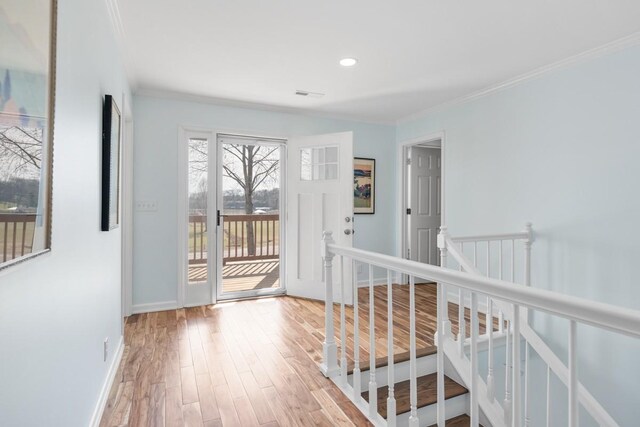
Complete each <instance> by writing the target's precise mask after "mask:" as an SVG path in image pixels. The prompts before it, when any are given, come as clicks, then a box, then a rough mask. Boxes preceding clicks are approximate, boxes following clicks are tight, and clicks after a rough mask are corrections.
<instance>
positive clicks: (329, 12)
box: [118, 0, 640, 122]
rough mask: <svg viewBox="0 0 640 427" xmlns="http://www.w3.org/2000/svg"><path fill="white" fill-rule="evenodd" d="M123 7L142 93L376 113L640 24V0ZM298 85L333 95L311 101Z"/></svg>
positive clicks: (206, 2)
mask: <svg viewBox="0 0 640 427" xmlns="http://www.w3.org/2000/svg"><path fill="white" fill-rule="evenodd" d="M118 5H119V9H120V14H121V19H122V25H123V28H124V41H125V43H124V45H125V46H126V49H127V53H126V55H127V58H128V62H129V64H128V65H129V68H130V73H131V74H132V78H133V80H134V82H135V85H136V86H137V90H141V91H166V92H174V93H181V94H187V95H196V96H203V97H211V98H216V99H219V100H230V101H238V102H247V103H256V104H265V105H271V106H275V107H280V108H290V109H296V110H306V111H314V112H320V113H324V114H328V115H332V116H344V117H349V118H357V119H363V120H368V121H381V122H393V121H395V120H397V119H399V118H402V117H405V116H407V115H410V114H413V113H415V112H418V111H421V110H424V109H427V108H431V107H433V106H436V105H439V104H442V103H444V102H447V101H451V100H454V99H457V98H460V97H462V96H465V95H468V94H470V93H474V92H477V91H479V90H482V89H484V88H486V87H489V86H492V85H495V84H498V83H500V82H503V81H505V80H508V79H510V78H513V77H516V76H518V75H521V74H523V73H526V72H529V71H531V70H534V69H536V68H539V67H542V66H545V65H548V64H551V63H554V62H557V61H559V60H562V59H565V58H567V57H570V56H573V55H576V54H579V53H582V52H584V51H587V50H589V49H593V48H595V47H598V46H601V45H604V44H606V43H609V42H612V41H614V40H617V39H620V38H622V37H625V36H628V35H631V34H633V33H636V32H639V31H640V2H639V1H637V0H614V1H605V0H562V1H557V0H537V1H513V0H484V1H442V0H406V1H389V0H348V1H345V0H341V1H337V0H325V1H311V0H288V1H287V0H263V1H256V0H253V1H251V0H244V1H243V0H227V1H222V0H183V1H176V0H119V2H118ZM345 56H353V57H356V58H358V59H359V63H358V65H356V66H355V67H352V68H343V67H340V66H339V65H338V60H339V59H340V58H342V57H345ZM296 89H303V90H308V91H312V92H321V93H325V94H326V96H324V97H323V98H320V99H315V98H304V97H300V96H296V95H294V92H295V90H296Z"/></svg>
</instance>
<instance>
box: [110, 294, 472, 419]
mask: <svg viewBox="0 0 640 427" xmlns="http://www.w3.org/2000/svg"><path fill="white" fill-rule="evenodd" d="M375 294H376V305H375V329H374V333H375V339H376V343H377V345H376V351H375V355H376V357H383V356H386V349H387V344H386V340H387V338H386V333H387V332H386V331H387V319H386V287H382V286H381V287H376V289H375ZM358 300H359V301H360V313H359V321H360V325H361V334H360V341H359V343H358V345H359V346H360V351H361V360H362V361H363V363H364V362H365V361H366V360H368V342H369V331H368V316H369V314H368V306H367V304H368V290H367V289H366V288H365V289H360V290H359V295H358ZM416 307H417V313H416V324H417V328H418V336H417V343H418V347H419V348H422V347H429V346H431V345H432V344H433V332H434V331H435V319H436V313H435V286H434V285H419V286H416ZM394 308H395V310H396V311H395V313H396V315H394V353H402V352H406V351H408V343H409V340H408V325H409V320H408V287H406V286H394ZM339 310H340V309H339V306H337V305H336V306H334V312H335V314H336V317H335V319H336V331H337V332H338V333H339V330H340V329H339V327H338V323H337V322H338V321H339ZM449 310H450V312H451V313H452V315H451V318H452V324H453V326H452V327H453V328H454V332H456V331H457V323H456V322H455V318H457V307H456V306H455V305H450V307H449ZM403 313H405V314H403ZM454 314H455V315H454ZM346 317H347V319H348V322H349V324H350V326H348V329H347V330H348V333H347V337H346V339H345V340H344V341H345V343H346V348H347V350H348V352H349V355H352V354H353V346H354V341H353V329H352V328H353V326H352V325H353V309H352V308H350V307H347V310H346ZM482 320H483V319H482V318H481V323H483V322H482ZM323 340H324V304H323V303H322V302H318V301H310V300H304V299H298V298H291V297H277V298H266V299H256V300H248V301H241V302H228V303H221V304H217V305H210V306H203V307H195V308H187V309H181V310H170V311H163V312H157V313H148V314H139V315H133V316H131V317H129V318H128V319H127V322H126V328H125V349H124V354H123V357H122V362H121V364H120V366H119V369H118V372H117V374H116V379H115V381H114V384H113V387H112V389H111V392H110V395H109V398H108V401H107V405H106V408H105V411H104V415H103V418H102V421H101V424H100V425H101V426H105V427H112V426H154V427H155V426H209V427H210V426H221V425H222V426H240V425H241V426H310V425H327V426H333V425H338V426H342V425H346V426H352V425H356V426H366V425H370V424H369V423H368V421H367V420H366V418H365V417H364V416H363V415H362V414H361V413H360V412H359V411H358V409H357V408H356V407H355V406H354V405H353V404H352V403H351V402H350V401H349V400H348V399H347V397H346V396H344V395H343V394H342V392H340V390H339V389H338V388H337V387H336V386H335V385H334V384H333V383H332V382H331V381H330V380H328V379H326V378H325V377H324V376H323V375H322V374H321V373H320V371H319V368H318V364H319V362H320V361H321V358H322V341H323ZM338 345H341V342H340V339H339V337H338ZM339 351H340V350H339ZM350 358H351V357H350Z"/></svg>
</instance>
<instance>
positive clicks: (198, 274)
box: [189, 259, 280, 293]
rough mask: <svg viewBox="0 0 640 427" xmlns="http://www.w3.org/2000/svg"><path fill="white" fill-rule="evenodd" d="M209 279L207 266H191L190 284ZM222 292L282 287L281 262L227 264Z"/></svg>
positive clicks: (223, 271) (224, 269)
mask: <svg viewBox="0 0 640 427" xmlns="http://www.w3.org/2000/svg"><path fill="white" fill-rule="evenodd" d="M206 279H207V265H206V264H191V265H189V282H190V283H193V282H202V281H205V280H206ZM222 286H223V289H222V292H223V293H227V292H240V291H248V290H255V289H266V288H278V287H280V262H279V261H278V260H277V259H276V260H273V259H272V260H262V261H235V262H227V263H226V264H225V265H224V267H223V268H222Z"/></svg>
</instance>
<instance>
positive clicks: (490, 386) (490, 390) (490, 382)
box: [486, 298, 495, 402]
mask: <svg viewBox="0 0 640 427" xmlns="http://www.w3.org/2000/svg"><path fill="white" fill-rule="evenodd" d="M486 322H487V325H486V328H487V332H488V333H489V351H488V354H487V359H488V361H487V364H488V367H487V397H488V398H489V400H490V401H492V402H493V399H494V398H495V386H494V378H493V300H492V299H491V298H487V320H486Z"/></svg>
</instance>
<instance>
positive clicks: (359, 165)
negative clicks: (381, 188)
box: [353, 157, 376, 214]
mask: <svg viewBox="0 0 640 427" xmlns="http://www.w3.org/2000/svg"><path fill="white" fill-rule="evenodd" d="M375 177H376V161H375V159H365V158H359V157H356V158H355V159H353V212H354V213H356V214H373V213H375V208H376V197H375V193H376V192H375Z"/></svg>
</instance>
